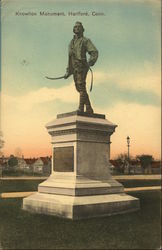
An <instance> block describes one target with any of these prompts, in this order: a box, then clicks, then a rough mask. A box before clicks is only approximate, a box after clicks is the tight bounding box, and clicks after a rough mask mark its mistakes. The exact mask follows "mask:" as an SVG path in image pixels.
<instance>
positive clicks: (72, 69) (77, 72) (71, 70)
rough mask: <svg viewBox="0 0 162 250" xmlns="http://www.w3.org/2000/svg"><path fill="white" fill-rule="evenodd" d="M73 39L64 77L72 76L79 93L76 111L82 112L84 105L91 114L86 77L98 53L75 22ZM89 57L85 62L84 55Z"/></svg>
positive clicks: (80, 24)
mask: <svg viewBox="0 0 162 250" xmlns="http://www.w3.org/2000/svg"><path fill="white" fill-rule="evenodd" d="M73 32H74V34H75V35H74V37H73V39H72V40H71V42H70V45H69V60H68V67H67V70H66V74H65V76H64V78H65V79H67V78H68V77H69V76H70V75H73V78H74V82H75V87H76V90H77V91H78V92H79V93H80V103H79V108H78V111H80V112H84V105H85V106H86V112H87V113H89V114H92V113H93V109H92V107H91V103H90V100H89V96H88V94H87V90H86V76H87V73H88V70H89V69H90V66H93V65H94V64H95V62H96V61H97V58H98V51H97V49H96V48H95V46H94V45H93V43H92V42H91V41H90V39H87V38H86V37H84V36H83V32H84V28H83V25H82V23H81V22H76V23H75V26H74V28H73ZM87 52H88V54H89V55H90V58H89V60H88V61H87V58H86V53H87Z"/></svg>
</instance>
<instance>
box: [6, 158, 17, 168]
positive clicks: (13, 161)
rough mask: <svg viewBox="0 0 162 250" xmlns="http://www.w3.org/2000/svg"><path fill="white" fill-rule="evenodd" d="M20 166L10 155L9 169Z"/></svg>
mask: <svg viewBox="0 0 162 250" xmlns="http://www.w3.org/2000/svg"><path fill="white" fill-rule="evenodd" d="M17 164H18V160H17V158H16V157H15V156H14V155H10V158H9V160H8V165H9V167H14V166H16V165H17Z"/></svg>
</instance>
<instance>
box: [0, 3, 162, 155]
mask: <svg viewBox="0 0 162 250" xmlns="http://www.w3.org/2000/svg"><path fill="white" fill-rule="evenodd" d="M17 11H20V12H28V11H32V12H36V13H37V16H33V17H32V16H28V17H27V16H16V15H15V13H16V12H17ZM40 11H49V12H58V11H59V12H64V13H65V15H66V16H59V17H58V16H48V17H47V16H40V15H39V12H40ZM69 11H74V12H78V11H81V12H85V11H88V13H89V16H88V17H87V16H86V17H81V16H78V17H71V16H68V12H69ZM93 11H95V12H103V13H104V14H105V15H104V16H92V15H91V12H93ZM76 21H81V22H82V23H83V26H84V27H85V34H84V35H85V36H86V37H88V38H90V39H91V40H92V41H93V43H94V44H95V46H96V47H97V49H98V50H99V58H98V61H97V63H96V65H95V66H94V67H93V70H94V88H93V91H92V93H91V94H90V98H91V100H92V103H93V106H94V109H95V111H97V112H105V113H106V112H108V113H109V114H110V112H111V111H112V112H113V111H114V109H115V108H116V110H118V109H120V108H119V106H120V105H125V107H127V105H132V106H131V107H132V108H133V107H135V106H133V105H136V106H138V108H139V109H140V108H141V107H142V109H140V110H143V108H144V109H145V110H146V112H145V113H146V114H147V113H149V112H151V111H150V110H152V108H153V109H154V108H155V110H156V111H157V113H156V112H155V110H154V111H152V112H153V113H156V114H159V113H158V112H159V106H160V94H159V92H160V82H159V79H160V1H158V0H154V1H149V0H148V1H144V0H143V1H138V0H133V1H126V0H123V1H121V0H115V1H54V0H53V1H39V0H37V1H30V0H28V1H26V0H23V1H15V0H12V1H11V0H10V1H7V0H6V1H2V25H1V27H2V69H1V70H2V93H3V94H4V96H5V98H6V99H5V98H4V103H5V104H4V109H6V105H11V107H10V108H9V110H10V112H12V109H14V110H15V111H16V113H17V115H16V116H17V119H18V120H19V119H20V120H21V117H22V116H23V115H24V113H25V112H29V111H27V109H25V108H24V110H23V105H24V106H27V105H28V102H29V101H30V104H32V107H31V109H32V112H31V111H30V113H33V116H34V112H35V115H36V112H37V113H39V115H40V116H42V114H41V110H42V112H44V114H47V113H48V115H44V117H45V118H46V119H50V117H51V119H52V118H53V117H54V116H56V114H57V113H62V112H67V111H72V110H75V109H76V108H77V102H78V100H77V97H76V93H75V89H73V85H74V84H73V83H72V82H73V80H72V77H71V78H69V79H68V80H60V81H49V80H47V79H45V76H46V75H48V76H53V77H54V76H60V75H63V74H64V73H65V70H66V66H67V55H68V44H69V42H70V40H71V38H72V37H73V33H72V28H73V25H74V23H75V22H76ZM89 83H90V79H89V78H88V80H87V87H88V89H89ZM70 86H71V90H72V92H71V96H69V99H70V100H68V96H67V98H64V97H62V92H61V91H65V90H67V88H68V87H70ZM64 88H65V89H64ZM43 90H44V92H43ZM49 91H51V93H53V97H51V98H49V99H48V96H47V98H45V97H44V96H45V95H46V94H47V95H49ZM59 91H60V92H59ZM67 91H68V90H67ZM40 93H41V94H40ZM42 93H43V94H42ZM56 93H58V96H57V94H56ZM59 93H60V94H59ZM29 96H30V98H27V97H29ZM31 96H33V98H35V97H36V98H37V99H39V100H38V101H37V103H36V101H35V100H31ZM56 96H57V97H56ZM16 98H17V99H16ZM23 99H24V100H26V102H27V103H25V101H24V102H23V104H22V103H21V101H20V102H19V100H23ZM5 100H6V101H5ZM15 100H16V102H19V103H21V110H20V107H19V104H18V103H15ZM2 101H3V100H2ZM8 107H9V106H8ZM38 110H39V112H38ZM43 110H44V111H43ZM130 112H132V111H131V110H130ZM4 114H5V111H4ZM27 115H28V114H27ZM123 115H125V114H123ZM5 117H6V118H5ZM7 117H8V118H7ZM9 117H10V118H9ZM112 117H113V116H112ZM114 118H115V119H116V118H117V123H120V122H121V121H120V120H119V121H118V116H117V117H114ZM7 119H11V116H9V114H7V115H6V116H5V115H4V122H3V124H5V123H6V122H7ZM28 119H29V121H30V119H32V117H30V116H29V118H28ZM110 119H111V116H110ZM144 119H146V118H144ZM148 119H149V118H148ZM156 119H157V122H159V120H158V115H157V116H156ZM37 125H38V124H37ZM39 125H40V123H39ZM138 126H139V123H138V124H137V126H136V127H138ZM8 129H9V128H8ZM123 129H124V128H123ZM150 129H151V130H153V127H150ZM3 130H4V131H5V129H3ZM125 130H126V129H125ZM158 131H159V128H158ZM5 133H6V134H8V133H7V130H6V132H5ZM126 133H129V131H127V132H126V131H125V134H126ZM6 136H7V135H6ZM22 136H23V135H22ZM123 136H124V135H123ZM156 136H157V138H159V134H157V135H156ZM7 140H9V139H7ZM116 140H117V139H116ZM150 140H151V137H150ZM157 140H158V139H157ZM158 141H159V140H158ZM158 143H159V142H158ZM20 144H21V143H20ZM121 145H122V144H121ZM158 145H159V144H158ZM20 147H23V146H22V145H20ZM154 151H156V150H154Z"/></svg>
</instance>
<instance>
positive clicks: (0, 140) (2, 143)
mask: <svg viewBox="0 0 162 250" xmlns="http://www.w3.org/2000/svg"><path fill="white" fill-rule="evenodd" d="M4 143H5V142H4V140H3V134H2V131H0V156H2V155H3V153H2V150H1V149H2V148H3V147H4Z"/></svg>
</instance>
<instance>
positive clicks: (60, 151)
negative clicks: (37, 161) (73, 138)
mask: <svg viewBox="0 0 162 250" xmlns="http://www.w3.org/2000/svg"><path fill="white" fill-rule="evenodd" d="M53 154H54V155H53V156H54V157H53V160H54V171H57V172H73V171H74V147H72V146H70V147H58V148H54V150H53Z"/></svg>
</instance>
